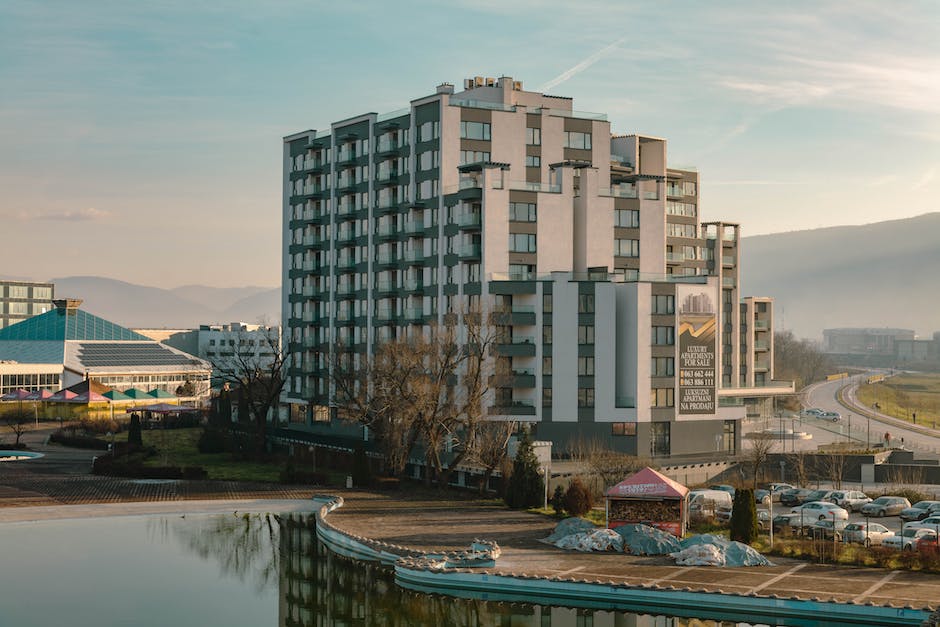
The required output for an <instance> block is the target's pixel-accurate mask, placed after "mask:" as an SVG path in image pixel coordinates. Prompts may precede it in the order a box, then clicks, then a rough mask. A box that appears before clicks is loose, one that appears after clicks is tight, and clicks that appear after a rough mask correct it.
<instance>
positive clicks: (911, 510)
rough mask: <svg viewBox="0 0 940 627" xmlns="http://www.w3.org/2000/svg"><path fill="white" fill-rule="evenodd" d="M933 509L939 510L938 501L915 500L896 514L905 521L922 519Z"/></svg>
mask: <svg viewBox="0 0 940 627" xmlns="http://www.w3.org/2000/svg"><path fill="white" fill-rule="evenodd" d="M935 511H940V501H917V502H916V503H914V504H913V505H911V506H910V507H908V508H907V509H902V510H901V513H900V514H898V516H900V517H901V520H903V521H905V522H910V521H912V520H923V519H924V518H927V517H928V516H930V515H931V514H933V513H934V512H935Z"/></svg>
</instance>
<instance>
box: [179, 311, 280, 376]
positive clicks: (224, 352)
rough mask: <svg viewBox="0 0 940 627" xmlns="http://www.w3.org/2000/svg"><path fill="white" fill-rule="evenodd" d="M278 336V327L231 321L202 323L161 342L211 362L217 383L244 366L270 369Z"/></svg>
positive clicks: (276, 354)
mask: <svg viewBox="0 0 940 627" xmlns="http://www.w3.org/2000/svg"><path fill="white" fill-rule="evenodd" d="M280 335H281V333H280V329H279V328H278V327H271V326H265V325H260V324H245V323H244V322H232V323H229V324H213V325H207V324H203V325H200V326H199V328H198V329H193V330H191V331H182V332H178V333H174V334H173V335H170V336H169V337H168V338H167V339H166V340H164V341H163V343H164V344H166V345H167V346H172V347H173V348H177V349H179V350H181V351H184V352H186V353H189V354H191V355H196V356H197V357H199V358H200V359H204V360H206V361H207V362H209V363H211V364H212V369H213V373H212V378H213V381H214V382H215V383H219V382H220V381H221V380H222V379H223V375H224V372H228V373H234V372H238V371H240V370H243V369H244V368H245V367H248V366H250V367H255V366H257V367H259V368H261V369H262V370H267V369H269V368H271V366H272V365H273V364H274V363H275V360H277V359H280Z"/></svg>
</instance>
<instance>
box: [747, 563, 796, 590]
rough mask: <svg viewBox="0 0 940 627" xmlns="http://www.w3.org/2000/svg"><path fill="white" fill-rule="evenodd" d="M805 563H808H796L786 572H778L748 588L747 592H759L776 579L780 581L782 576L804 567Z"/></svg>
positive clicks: (775, 581) (787, 575)
mask: <svg viewBox="0 0 940 627" xmlns="http://www.w3.org/2000/svg"><path fill="white" fill-rule="evenodd" d="M807 565H808V564H797V565H796V566H794V567H793V568H791V569H790V570H788V571H787V572H785V573H780V574H779V575H777V576H776V577H771V578H770V579H768V580H767V581H765V582H764V583H762V584H761V585H759V586H755V587H753V588H751V589H750V590H748V592H747V594H752V593H755V592H760V591H761V590H763V589H764V588H766V587H767V586H769V585H772V584H775V583H777V582H778V581H780V580H781V579H783V578H784V577H789V576H790V575H792V574H793V573H795V572H796V571H798V570H800V569H801V568H805V567H806V566H807Z"/></svg>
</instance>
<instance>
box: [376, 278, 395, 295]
mask: <svg viewBox="0 0 940 627" xmlns="http://www.w3.org/2000/svg"><path fill="white" fill-rule="evenodd" d="M375 291H376V295H377V296H378V297H379V298H382V297H384V296H390V295H393V294H397V293H398V286H397V285H395V282H394V281H389V280H385V281H376V283H375Z"/></svg>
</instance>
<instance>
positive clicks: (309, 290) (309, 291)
mask: <svg viewBox="0 0 940 627" xmlns="http://www.w3.org/2000/svg"><path fill="white" fill-rule="evenodd" d="M316 291H317V290H316V288H315V287H313V286H312V285H304V289H303V292H301V293H302V294H303V295H304V296H305V297H307V298H311V297H313V295H314V294H315V293H316ZM304 320H307V314H304ZM308 322H309V321H308Z"/></svg>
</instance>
